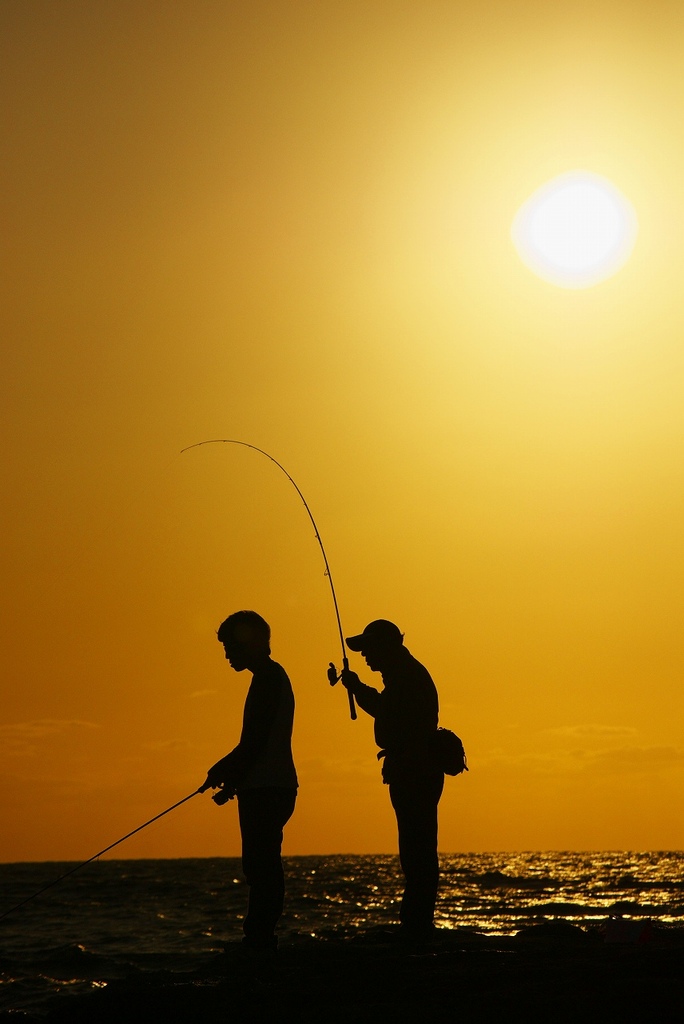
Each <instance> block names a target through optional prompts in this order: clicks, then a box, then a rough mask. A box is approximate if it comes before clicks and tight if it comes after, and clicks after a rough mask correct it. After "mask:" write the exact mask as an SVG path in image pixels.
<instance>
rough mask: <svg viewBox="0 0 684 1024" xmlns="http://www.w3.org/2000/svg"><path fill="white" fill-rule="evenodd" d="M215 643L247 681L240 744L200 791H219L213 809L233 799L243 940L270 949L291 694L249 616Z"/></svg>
mask: <svg viewBox="0 0 684 1024" xmlns="http://www.w3.org/2000/svg"><path fill="white" fill-rule="evenodd" d="M218 639H219V641H220V643H222V644H223V647H224V650H225V652H226V658H227V659H228V661H229V662H230V665H231V667H232V668H234V669H235V671H236V672H242V671H243V670H244V669H249V670H250V671H251V672H252V673H253V676H252V682H251V685H250V687H249V690H248V692H247V698H246V700H245V710H244V716H243V722H242V733H241V735H240V742H239V743H238V745H237V746H236V747H235V749H234V750H231V752H230V753H229V754H227V755H226V756H225V757H223V758H221V760H220V761H217V762H216V764H215V765H214V766H213V767H212V768H210V769H209V771H208V773H207V779H206V782H205V783H204V785H203V787H202V789H208V788H209V787H211V788H212V789H216V788H217V787H221V789H220V791H219V792H218V793H216V794H215V795H214V797H213V799H214V800H215V801H216V802H217V803H224V802H225V801H226V800H228V799H231V798H232V797H233V796H234V795H235V794H237V801H238V814H239V819H240V833H241V836H242V870H243V873H244V875H245V878H246V880H247V884H248V885H249V908H248V911H247V916H246V918H245V921H244V924H243V931H244V935H245V937H244V939H243V942H244V943H245V945H246V946H248V947H250V948H251V949H254V950H261V951H263V950H276V949H277V947H278V939H277V937H276V935H275V928H276V925H277V923H278V920H279V919H280V916H281V914H282V912H283V900H284V896H285V880H284V875H283V864H282V860H281V848H282V842H283V828H284V826H285V824H286V822H287V821H288V820H289V819H290V817H291V816H292V812H293V811H294V806H295V800H296V798H297V773H296V771H295V766H294V761H293V759H292V724H293V719H294V706H295V705H294V695H293V693H292V686H291V685H290V680H289V679H288V677H287V673H286V672H285V669H284V668H283V667H282V665H279V664H278V663H277V662H276V661H273V660H272V658H271V656H270V655H271V646H270V640H271V630H270V627H269V625H268V623H267V622H265V621H264V619H262V618H261V616H260V615H257V613H256V612H251V611H241V612H235V614H234V615H230V616H229V617H228V618H227V619H226V620H225V622H223V623H222V624H221V626H220V627H219V631H218Z"/></svg>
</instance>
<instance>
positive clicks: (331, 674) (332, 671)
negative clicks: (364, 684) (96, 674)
mask: <svg viewBox="0 0 684 1024" xmlns="http://www.w3.org/2000/svg"><path fill="white" fill-rule="evenodd" d="M341 678H342V673H341V672H340V673H339V675H338V673H337V668H336V666H335V665H333V663H332V661H331V662H330V666H329V668H328V682H329V683H330V685H331V686H334V685H335V683H339V681H340V679H341Z"/></svg>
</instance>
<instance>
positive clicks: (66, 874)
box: [0, 787, 204, 921]
mask: <svg viewBox="0 0 684 1024" xmlns="http://www.w3.org/2000/svg"><path fill="white" fill-rule="evenodd" d="M203 792H204V787H200V788H199V789H196V790H195V791H194V793H190V794H189V795H188V796H184V797H183V799H182V800H179V801H178V803H175V804H172V805H171V807H167V808H166V810H165V811H162V812H161V813H160V814H155V816H154V818H150V820H149V821H146V822H145V823H144V825H138V827H137V828H134V829H133V831H132V832H127V833H126V835H125V836H122V837H121V839H117V841H116V842H115V843H111V844H110V845H109V846H105V848H104V850H100V852H99V853H94V854H93V856H92V857H88V860H84V861H83V862H82V863H81V864H77V865H76V867H73V868H69V870H68V871H65V872H64V874H63V875H60V876H59V878H53V880H52V881H51V882H48V884H47V885H44V886H43V888H42V889H39V890H38V892H34V893H33V895H32V896H27V897H26V899H25V900H22V901H21V903H17V904H15V906H13V907H10V908H9V910H6V911H5V913H4V914H0V921H2V920H3V919H4V918H5V917H7V916H8V915H9V914H13V913H14V911H15V910H18V909H19V907H23V906H25V905H26V904H27V903H30V902H31V900H35V898H36V896H40V895H41V893H44V892H46V891H47V890H48V889H51V888H52V886H53V885H57V883H58V882H63V881H64V879H65V878H68V877H69V875H73V874H74V872H75V871H80V870H81V868H84V867H85V866H86V864H92V862H93V861H94V860H97V859H98V857H101V856H102V855H103V854H104V853H108V852H109V850H113V849H114V847H115V846H118V845H119V843H123V842H124V840H125V839H130V838H131V836H134V835H135V834H136V832H142V830H143V829H144V828H147V826H148V825H151V824H152V822H153V821H158V820H159V818H163V817H164V815H165V814H169V813H170V812H171V811H175V809H176V808H177V807H180V805H181V804H184V803H185V802H186V801H187V800H192V798H193V796H197V794H198V793H203Z"/></svg>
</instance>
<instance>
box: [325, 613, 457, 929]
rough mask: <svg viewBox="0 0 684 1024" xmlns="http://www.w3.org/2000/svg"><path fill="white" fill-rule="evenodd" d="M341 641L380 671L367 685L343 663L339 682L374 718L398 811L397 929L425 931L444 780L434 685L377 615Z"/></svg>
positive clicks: (433, 892) (429, 922)
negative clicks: (400, 876)
mask: <svg viewBox="0 0 684 1024" xmlns="http://www.w3.org/2000/svg"><path fill="white" fill-rule="evenodd" d="M346 643H347V647H349V649H350V650H351V651H360V652H361V654H362V655H363V657H364V658H365V661H366V664H367V665H368V667H369V668H370V669H371V670H372V671H373V672H380V674H381V675H382V681H383V684H384V689H383V690H381V691H378V690H376V689H374V688H373V687H372V686H366V684H365V683H362V682H361V680H360V679H359V677H358V676H357V674H356V673H355V672H352V671H350V670H349V669H347V670H345V671H343V673H342V682H343V683H344V685H345V686H346V687H347V689H348V690H351V692H352V693H353V694H354V696H355V698H356V700H357V703H358V704H359V706H360V707H361V708H363V710H364V711H366V712H367V713H368V714H369V715H372V716H373V718H374V719H375V741H376V743H377V744H378V746H379V747H381V748H382V749H381V750H380V753H379V754H378V757H379V758H381V757H383V758H384V761H383V767H382V778H383V782H385V783H386V784H388V785H389V793H390V800H391V801H392V806H393V808H394V810H395V813H396V816H397V826H398V830H399V859H400V861H401V867H402V870H403V872H404V876H405V879H406V884H405V889H404V896H403V900H402V904H401V915H400V917H401V923H402V929H403V931H404V933H405V934H406V935H407V936H408V937H409V938H412V939H425V938H429V937H430V936H431V935H432V934H433V930H434V924H433V917H434V911H435V900H436V898H437V887H438V884H439V862H438V859H437V804H438V803H439V798H440V796H441V795H442V789H443V786H444V774H443V772H442V771H441V769H440V767H439V765H438V762H437V752H436V733H437V722H438V715H439V701H438V697H437V690H436V688H435V684H434V683H433V681H432V679H431V677H430V674H429V672H428V671H427V669H426V668H424V666H423V665H421V664H420V662H419V661H417V660H416V659H415V658H414V657H413V655H412V654H410V652H409V651H408V650H407V649H406V647H404V637H403V634H402V633H400V632H399V629H398V628H397V626H395V625H394V623H393V622H388V621H387V620H386V619H376V620H375V621H374V622H371V623H369V624H368V625H367V626H366V628H365V629H364V631H363V633H360V634H359V635H358V636H351V637H348V638H347V640H346Z"/></svg>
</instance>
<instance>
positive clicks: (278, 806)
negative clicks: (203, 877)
mask: <svg viewBox="0 0 684 1024" xmlns="http://www.w3.org/2000/svg"><path fill="white" fill-rule="evenodd" d="M296 797H297V791H296V790H295V789H281V788H275V787H264V788H262V789H245V790H242V792H241V793H239V794H238V812H239V816H240V832H241V833H242V870H243V873H244V875H245V878H246V880H247V884H248V886H249V907H248V910H247V916H246V918H245V921H244V924H243V926H242V930H243V931H244V933H245V942H246V943H247V945H249V946H253V947H255V948H260V949H276V948H277V945H278V940H277V939H276V936H275V927H276V925H277V923H278V920H279V918H280V915H281V914H282V912H283V899H284V895H285V880H284V876H283V863H282V860H281V856H280V853H281V848H282V842H283V827H284V826H285V823H286V822H287V821H288V820H289V819H290V817H291V816H292V812H293V811H294V805H295V800H296Z"/></svg>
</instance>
